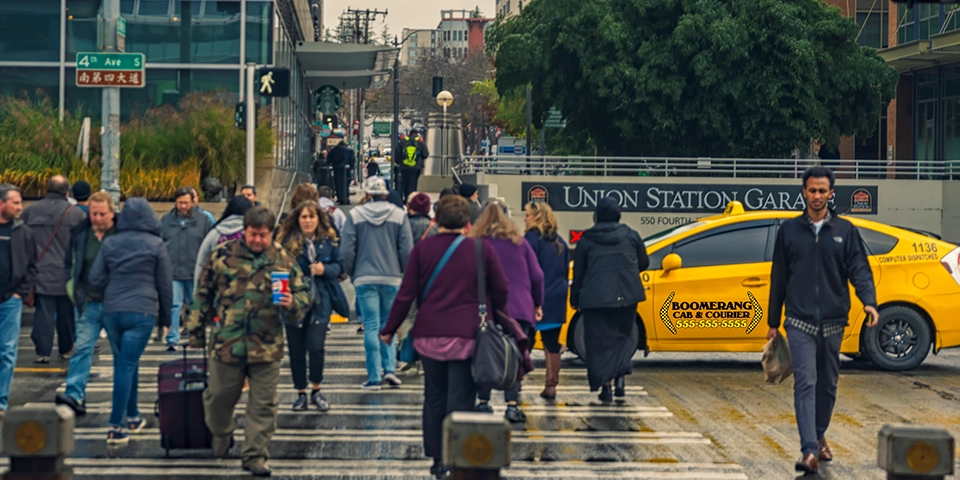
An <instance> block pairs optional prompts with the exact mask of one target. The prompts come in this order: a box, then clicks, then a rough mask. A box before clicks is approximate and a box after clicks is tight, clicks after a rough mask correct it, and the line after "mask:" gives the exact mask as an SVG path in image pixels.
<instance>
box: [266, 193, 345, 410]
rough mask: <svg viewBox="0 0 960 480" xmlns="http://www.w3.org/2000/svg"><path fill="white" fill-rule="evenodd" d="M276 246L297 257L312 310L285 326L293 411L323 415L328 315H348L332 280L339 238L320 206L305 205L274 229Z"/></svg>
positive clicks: (339, 261) (339, 258)
mask: <svg viewBox="0 0 960 480" xmlns="http://www.w3.org/2000/svg"><path fill="white" fill-rule="evenodd" d="M278 238H279V239H280V244H281V245H282V246H283V248H284V249H286V251H287V252H289V253H290V255H293V256H295V257H296V259H297V263H298V264H299V265H300V269H301V270H302V271H303V273H304V274H307V275H310V278H311V279H312V280H313V282H312V285H311V290H312V292H313V306H312V308H311V309H310V312H309V313H307V318H306V319H304V321H303V322H302V323H301V324H300V326H298V327H294V326H291V325H289V324H287V325H286V330H287V343H288V344H289V346H290V370H291V372H292V374H293V386H294V388H296V389H297V391H298V392H299V395H297V400H296V401H295V402H294V403H293V410H294V411H301V410H307V409H308V408H309V406H310V405H313V406H315V407H317V410H319V411H321V412H326V411H327V410H329V409H330V405H329V404H328V403H327V400H326V399H325V398H324V397H323V395H322V394H321V393H320V384H321V383H322V382H323V362H324V343H326V338H327V325H328V324H329V322H330V314H331V313H332V312H333V311H337V313H339V314H341V315H343V314H344V313H346V314H347V315H349V313H350V306H349V303H348V302H347V298H346V296H344V294H343V290H342V289H341V288H340V281H339V280H338V278H337V277H339V276H340V273H342V272H343V255H342V254H341V253H340V239H338V238H337V232H336V230H334V228H333V226H331V225H330V220H329V218H328V217H327V215H326V214H325V213H324V212H322V211H320V205H318V204H317V203H316V202H314V201H306V202H303V203H301V204H300V205H298V206H297V207H296V208H295V209H293V211H291V212H290V216H289V217H287V221H286V222H284V223H283V225H282V226H281V227H280V235H279V236H278ZM307 355H309V356H310V362H309V365H310V375H309V379H310V397H309V399H308V397H307Z"/></svg>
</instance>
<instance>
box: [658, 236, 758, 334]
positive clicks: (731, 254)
mask: <svg viewBox="0 0 960 480" xmlns="http://www.w3.org/2000/svg"><path fill="white" fill-rule="evenodd" d="M774 225H775V221H774V220H757V221H749V222H742V223H738V224H733V225H724V226H720V227H717V228H714V229H710V230H708V231H705V232H701V233H699V234H697V235H694V236H692V237H689V238H686V239H683V240H680V241H678V242H677V243H676V244H675V245H673V247H672V253H675V254H677V255H679V256H680V259H681V266H680V268H677V269H675V270H671V271H666V270H664V269H663V268H662V267H663V265H662V264H661V265H660V269H659V270H656V271H651V272H650V274H651V277H652V280H653V282H652V283H653V305H652V307H653V309H654V325H655V329H656V332H657V338H658V340H659V342H660V343H661V344H662V346H663V347H665V348H666V349H670V346H671V345H673V346H675V347H677V348H685V347H683V345H686V346H687V347H686V348H689V346H690V345H691V344H696V343H701V344H707V343H714V344H715V345H710V346H709V347H707V346H706V345H704V347H705V348H709V349H711V350H721V351H723V350H729V351H737V350H743V349H744V348H746V347H747V346H749V345H753V344H757V345H762V344H763V342H764V341H765V337H766V333H767V326H766V315H765V312H764V310H765V309H766V308H767V303H768V302H769V296H770V266H771V258H772V256H773V243H774V239H775V237H774V232H775V230H774Z"/></svg>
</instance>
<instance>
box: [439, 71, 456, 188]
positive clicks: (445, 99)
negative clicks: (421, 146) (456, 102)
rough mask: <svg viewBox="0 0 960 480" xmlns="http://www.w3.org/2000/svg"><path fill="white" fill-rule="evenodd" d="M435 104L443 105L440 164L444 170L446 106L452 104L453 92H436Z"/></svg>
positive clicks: (445, 164) (445, 163)
mask: <svg viewBox="0 0 960 480" xmlns="http://www.w3.org/2000/svg"><path fill="white" fill-rule="evenodd" d="M437 105H440V106H441V107H443V120H442V122H441V123H440V164H441V165H443V167H444V170H446V166H447V162H446V158H447V157H446V155H445V154H446V153H447V152H446V150H444V149H443V144H444V140H443V137H445V136H447V107H449V106H450V105H453V94H452V93H450V92H448V91H446V90H444V91H442V92H440V93H438V94H437Z"/></svg>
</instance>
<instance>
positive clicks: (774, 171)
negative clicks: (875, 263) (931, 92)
mask: <svg viewBox="0 0 960 480" xmlns="http://www.w3.org/2000/svg"><path fill="white" fill-rule="evenodd" d="M814 165H823V166H825V167H829V168H831V169H833V170H834V172H836V174H837V176H838V177H841V178H856V179H905V180H945V179H950V180H953V179H960V160H949V161H942V160H938V161H917V160H896V161H887V160H826V159H824V160H813V159H792V158H786V159H777V158H774V159H760V158H677V157H569V156H568V157H557V156H530V157H525V156H504V155H499V156H463V157H460V159H459V161H458V162H455V166H454V167H453V170H454V171H456V172H457V173H459V174H461V175H465V174H474V173H487V174H491V175H545V176H594V177H625V176H650V177H728V178H730V177H732V178H800V176H801V175H802V174H803V171H804V170H806V169H807V168H808V167H811V166H814Z"/></svg>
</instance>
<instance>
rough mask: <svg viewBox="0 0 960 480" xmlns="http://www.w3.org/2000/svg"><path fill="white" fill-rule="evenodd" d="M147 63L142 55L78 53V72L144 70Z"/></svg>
mask: <svg viewBox="0 0 960 480" xmlns="http://www.w3.org/2000/svg"><path fill="white" fill-rule="evenodd" d="M145 63H146V62H145V59H144V56H143V54H142V53H104V52H78V53H77V70H143V68H144V64H145Z"/></svg>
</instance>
